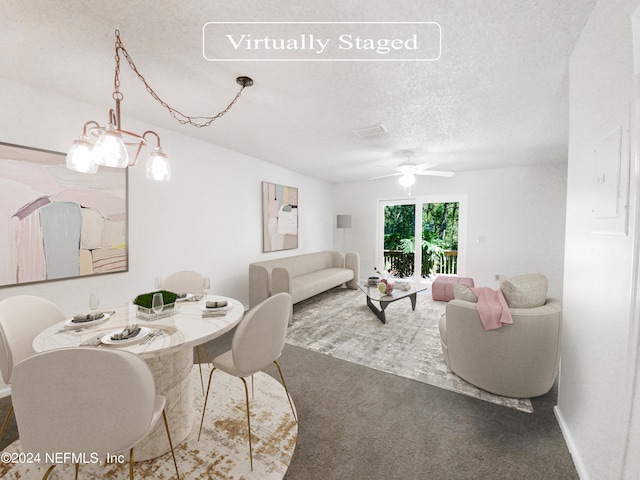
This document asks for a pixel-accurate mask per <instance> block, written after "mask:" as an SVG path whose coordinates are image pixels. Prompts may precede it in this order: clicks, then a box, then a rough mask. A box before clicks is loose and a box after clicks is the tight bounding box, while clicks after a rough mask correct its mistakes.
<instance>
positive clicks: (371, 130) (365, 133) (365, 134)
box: [353, 124, 387, 138]
mask: <svg viewBox="0 0 640 480" xmlns="http://www.w3.org/2000/svg"><path fill="white" fill-rule="evenodd" d="M353 133H355V134H356V135H358V136H359V137H361V138H369V137H375V136H376V135H382V134H384V133H387V129H386V128H385V126H384V125H382V124H378V125H374V126H373V127H367V128H359V129H355V130H354V131H353Z"/></svg>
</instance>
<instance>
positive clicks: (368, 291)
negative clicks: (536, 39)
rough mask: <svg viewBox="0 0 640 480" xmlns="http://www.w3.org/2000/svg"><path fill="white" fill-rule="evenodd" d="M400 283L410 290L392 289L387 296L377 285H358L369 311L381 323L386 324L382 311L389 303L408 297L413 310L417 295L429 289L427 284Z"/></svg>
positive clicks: (365, 282) (364, 282) (366, 283)
mask: <svg viewBox="0 0 640 480" xmlns="http://www.w3.org/2000/svg"><path fill="white" fill-rule="evenodd" d="M400 281H401V282H405V283H408V284H409V286H410V288H409V289H408V290H402V289H400V288H397V287H394V289H393V291H392V292H391V293H389V294H387V293H382V292H380V290H378V286H377V285H369V284H368V282H367V281H366V280H365V281H362V282H359V283H358V288H359V289H360V290H361V291H362V292H363V293H364V294H365V295H366V297H367V305H368V306H369V308H370V309H371V311H372V312H373V313H375V314H376V316H377V317H378V319H379V320H380V321H381V322H382V323H387V320H386V317H385V314H384V310H385V309H386V308H387V306H388V305H389V304H390V303H391V302H395V301H396V300H400V299H401V298H407V297H408V298H409V299H410V300H411V308H412V309H413V310H415V309H416V300H417V293H418V292H422V291H424V290H427V289H428V288H429V285H428V284H427V283H414V282H411V281H409V280H400ZM374 301H375V302H379V303H380V308H378V307H377V306H376V305H375V304H374V303H373V302H374Z"/></svg>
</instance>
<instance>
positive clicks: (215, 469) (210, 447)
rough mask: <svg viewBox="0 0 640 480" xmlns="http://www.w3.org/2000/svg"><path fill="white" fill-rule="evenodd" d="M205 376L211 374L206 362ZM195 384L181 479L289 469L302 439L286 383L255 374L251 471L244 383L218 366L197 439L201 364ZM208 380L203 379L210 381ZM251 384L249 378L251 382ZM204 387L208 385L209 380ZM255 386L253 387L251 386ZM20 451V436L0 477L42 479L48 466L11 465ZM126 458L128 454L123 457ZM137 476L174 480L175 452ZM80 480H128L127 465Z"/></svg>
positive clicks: (66, 470) (96, 468)
mask: <svg viewBox="0 0 640 480" xmlns="http://www.w3.org/2000/svg"><path fill="white" fill-rule="evenodd" d="M205 371H206V380H208V378H209V372H210V369H209V367H208V365H207V366H206V368H203V374H204V373H205ZM191 378H192V384H193V388H194V390H193V391H194V410H195V411H196V415H195V416H196V422H195V424H194V426H193V429H192V430H191V433H190V434H189V436H188V437H187V439H186V440H185V441H184V442H182V443H181V444H180V445H178V446H177V447H176V448H175V452H176V459H177V461H178V470H179V472H180V478H181V479H183V480H186V479H189V480H194V479H203V480H204V479H207V480H208V479H212V478H215V479H220V480H222V479H224V480H232V479H238V480H239V479H246V478H255V479H269V480H271V479H274V480H275V479H281V478H283V477H284V474H285V473H286V471H287V468H288V467H289V463H290V462H291V457H292V456H293V451H294V449H295V445H296V439H297V437H298V424H297V423H296V421H295V420H294V418H293V414H292V412H291V407H290V406H289V402H288V401H287V397H286V393H285V391H284V388H283V387H282V385H281V384H280V383H279V382H278V381H276V380H275V379H274V378H272V377H271V376H269V375H267V374H265V373H258V374H256V375H255V376H254V397H253V399H252V398H251V392H249V399H250V409H251V433H252V439H253V472H252V471H251V467H250V463H249V441H248V437H247V414H246V410H245V393H244V387H243V385H242V381H240V380H239V379H238V378H235V377H231V376H229V375H227V374H225V373H224V372H221V371H219V370H216V371H215V372H214V374H213V380H212V383H211V392H210V393H209V401H208V403H207V414H206V416H205V423H204V427H203V429H202V436H201V438H200V441H198V430H199V426H200V419H201V418H202V406H203V403H204V396H203V395H202V388H201V384H200V373H199V371H198V367H197V366H194V367H193V370H192V371H191ZM206 380H205V381H206ZM248 383H249V384H250V382H248ZM205 388H206V383H205ZM249 388H251V386H249ZM96 433H97V434H98V435H99V432H96ZM21 452H22V450H21V447H20V440H16V441H15V442H13V443H12V444H11V445H9V446H8V447H7V448H5V449H4V450H3V451H2V452H1V453H0V457H1V459H2V461H1V462H0V478H2V479H3V480H18V479H22V480H24V479H40V478H42V475H43V474H44V472H45V470H46V468H45V467H39V466H35V465H29V464H26V463H20V462H18V463H11V462H10V460H11V458H12V457H15V458H18V459H19V455H20V453H21ZM123 458H124V459H126V460H127V461H128V459H129V454H128V452H126V453H125V454H124V456H123ZM134 475H135V478H142V479H151V478H153V479H155V480H165V479H166V480H168V479H175V478H176V472H175V468H174V466H173V460H172V459H171V453H167V454H165V455H162V456H161V457H159V458H156V459H153V460H148V461H144V462H137V463H135V466H134ZM74 476H75V469H74V466H73V465H58V466H57V467H56V468H54V469H53V471H52V473H51V475H50V476H49V479H50V480H62V479H68V478H74ZM79 478H82V479H102V478H109V479H122V480H124V479H128V478H129V466H128V463H127V464H121V463H111V464H105V465H92V464H83V465H80V472H79Z"/></svg>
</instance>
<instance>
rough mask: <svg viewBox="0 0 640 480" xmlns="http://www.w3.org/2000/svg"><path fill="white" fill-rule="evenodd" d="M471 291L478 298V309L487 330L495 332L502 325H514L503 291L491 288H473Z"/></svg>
mask: <svg viewBox="0 0 640 480" xmlns="http://www.w3.org/2000/svg"><path fill="white" fill-rule="evenodd" d="M471 291H472V292H473V293H475V294H476V296H477V297H478V303H477V304H476V309H477V310H478V315H479V316H480V321H481V322H482V326H483V327H484V329H485V330H495V329H496V328H500V327H502V325H511V324H513V318H511V312H510V311H509V306H508V305H507V301H506V300H505V299H504V295H503V294H502V290H493V289H491V288H489V287H478V288H474V287H471Z"/></svg>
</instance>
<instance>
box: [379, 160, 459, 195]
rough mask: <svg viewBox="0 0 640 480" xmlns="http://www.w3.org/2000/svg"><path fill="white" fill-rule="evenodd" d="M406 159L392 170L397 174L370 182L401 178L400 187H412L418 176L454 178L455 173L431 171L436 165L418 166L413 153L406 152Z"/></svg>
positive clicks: (383, 176) (425, 164)
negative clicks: (395, 177)
mask: <svg viewBox="0 0 640 480" xmlns="http://www.w3.org/2000/svg"><path fill="white" fill-rule="evenodd" d="M403 155H404V157H405V161H404V162H402V163H401V164H400V165H398V166H397V167H395V168H392V169H391V170H395V171H396V173H389V174H387V175H381V176H379V177H373V178H370V179H369V180H378V179H379V178H386V177H394V176H400V185H402V186H403V187H410V186H411V185H413V184H414V183H415V181H416V177H415V176H416V175H431V176H435V177H451V176H453V172H447V171H442V170H429V169H430V168H431V167H434V166H435V165H434V164H432V163H424V164H422V165H418V164H416V163H415V162H414V161H413V152H411V151H406V152H403Z"/></svg>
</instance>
